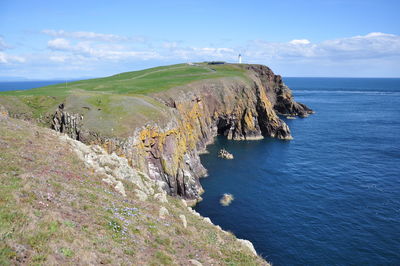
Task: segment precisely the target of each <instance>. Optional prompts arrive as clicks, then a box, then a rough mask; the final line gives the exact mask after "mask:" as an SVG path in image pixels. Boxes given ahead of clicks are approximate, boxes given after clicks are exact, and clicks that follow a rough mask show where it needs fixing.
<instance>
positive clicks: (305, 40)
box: [289, 39, 311, 44]
mask: <svg viewBox="0 0 400 266" xmlns="http://www.w3.org/2000/svg"><path fill="white" fill-rule="evenodd" d="M289 43H291V44H310V43H311V42H310V41H309V40H307V39H300V40H291V41H290V42H289Z"/></svg>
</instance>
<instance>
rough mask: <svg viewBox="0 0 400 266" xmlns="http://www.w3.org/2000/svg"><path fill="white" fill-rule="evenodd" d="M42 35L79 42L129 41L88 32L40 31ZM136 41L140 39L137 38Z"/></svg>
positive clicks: (122, 37) (109, 35) (112, 35)
mask: <svg viewBox="0 0 400 266" xmlns="http://www.w3.org/2000/svg"><path fill="white" fill-rule="evenodd" d="M42 33H44V34H47V35H50V36H53V37H62V38H73V39H79V40H93V41H106V42H114V41H126V40H128V39H129V38H128V37H124V36H120V35H115V34H104V33H96V32H90V31H64V30H49V29H47V30H42ZM138 40H140V39H139V38H138Z"/></svg>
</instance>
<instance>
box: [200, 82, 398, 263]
mask: <svg viewBox="0 0 400 266" xmlns="http://www.w3.org/2000/svg"><path fill="white" fill-rule="evenodd" d="M284 82H285V83H286V84H287V85H288V86H289V87H290V88H291V89H292V91H293V94H294V96H295V99H296V100H297V101H299V102H302V103H304V104H306V105H307V106H309V107H310V108H312V109H313V110H315V112H316V113H315V114H313V115H311V116H309V117H308V118H304V119H301V118H298V119H296V120H288V119H285V118H283V119H284V120H285V122H286V123H287V124H288V125H289V127H290V129H291V132H292V135H293V138H294V139H293V140H291V141H282V140H277V139H271V138H267V139H264V140H261V141H229V140H226V139H224V138H222V137H217V138H216V141H215V143H214V144H212V145H209V146H208V151H209V153H208V154H205V155H202V156H201V161H202V163H203V164H204V166H205V167H206V168H207V169H208V177H206V178H203V179H201V184H202V185H203V187H204V189H205V193H204V194H203V195H202V197H203V201H202V202H200V203H199V204H198V205H197V206H196V208H195V209H196V210H197V211H198V212H199V213H200V214H201V215H203V216H206V217H209V218H210V219H211V220H212V222H213V223H215V224H217V225H220V226H221V227H222V228H223V229H225V230H229V231H231V232H232V233H234V234H235V235H236V236H237V237H239V238H243V239H248V240H250V241H251V242H252V243H253V244H254V247H255V249H256V250H257V252H258V254H260V255H261V256H263V257H264V258H265V259H266V260H267V261H269V262H271V263H272V264H273V265H275V266H276V265H400V79H380V78H284ZM221 148H225V149H227V150H228V151H229V152H231V153H232V154H233V155H234V159H233V160H224V159H221V158H218V156H217V155H218V151H219V150H220V149H221ZM224 193H230V194H232V195H233V197H234V200H233V201H232V203H231V205H229V206H227V207H224V206H222V205H221V204H220V203H219V200H220V199H221V197H222V195H223V194H224Z"/></svg>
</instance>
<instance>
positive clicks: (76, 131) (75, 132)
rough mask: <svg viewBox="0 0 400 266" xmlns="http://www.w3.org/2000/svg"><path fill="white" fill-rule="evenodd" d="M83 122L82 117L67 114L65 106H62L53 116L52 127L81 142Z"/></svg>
mask: <svg viewBox="0 0 400 266" xmlns="http://www.w3.org/2000/svg"><path fill="white" fill-rule="evenodd" d="M82 120H83V116H82V115H80V114H70V113H68V112H65V111H64V104H60V105H59V106H58V109H57V111H56V112H55V113H54V115H53V118H52V121H51V127H52V129H54V130H55V131H57V132H61V133H65V134H67V135H68V136H70V137H71V138H73V139H76V140H80V131H81V121H82Z"/></svg>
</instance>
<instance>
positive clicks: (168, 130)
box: [53, 65, 312, 201]
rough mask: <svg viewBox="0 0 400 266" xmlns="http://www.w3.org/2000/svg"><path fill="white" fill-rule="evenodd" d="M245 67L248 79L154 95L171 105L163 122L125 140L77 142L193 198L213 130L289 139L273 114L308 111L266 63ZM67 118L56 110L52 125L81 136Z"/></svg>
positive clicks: (203, 172)
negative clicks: (202, 155)
mask: <svg viewBox="0 0 400 266" xmlns="http://www.w3.org/2000/svg"><path fill="white" fill-rule="evenodd" d="M245 67H246V70H247V76H248V79H247V80H244V79H239V78H237V79H235V78H229V79H227V78H221V79H213V80H205V81H200V82H195V83H191V84H189V85H186V86H181V87H176V88H172V89H169V90H167V91H164V92H160V93H156V94H153V95H152V97H153V98H154V99H156V100H157V101H158V102H161V103H163V104H164V105H166V106H168V107H169V110H168V112H169V114H170V115H169V118H168V121H166V123H163V124H164V125H160V124H159V123H147V124H146V125H144V126H141V127H139V128H133V129H132V134H131V136H130V137H127V138H113V137H101V136H96V137H93V136H92V137H91V138H86V139H85V138H81V140H82V141H84V142H90V143H96V144H101V145H102V146H103V147H105V148H106V150H108V152H110V153H111V152H116V153H117V154H118V155H120V156H123V157H126V158H127V159H128V161H129V162H130V164H131V165H132V166H134V167H135V168H137V169H140V170H141V171H143V172H145V173H147V174H148V175H149V176H150V177H151V178H152V179H154V180H158V181H159V183H162V184H163V187H164V189H165V190H166V191H167V192H168V193H169V194H170V195H175V196H176V195H177V196H181V197H183V198H185V199H187V200H193V201H196V200H198V199H200V194H201V193H202V187H201V185H200V183H199V178H200V177H201V176H204V175H206V169H204V167H203V166H202V165H201V162H200V158H199V153H201V152H203V151H204V150H205V147H206V145H207V144H209V143H211V142H212V140H213V138H214V137H215V136H216V135H217V134H220V135H223V136H226V137H227V138H228V139H232V140H254V139H261V138H263V137H264V136H266V137H276V138H279V139H283V140H290V139H291V138H292V136H291V134H290V130H289V127H288V126H287V125H286V124H285V122H283V121H282V120H281V119H280V118H279V117H278V115H277V114H282V115H291V116H301V117H306V116H308V115H309V114H311V113H312V110H311V109H309V108H308V107H306V106H305V105H303V104H301V103H297V102H295V101H294V99H293V96H292V93H291V91H290V89H289V88H288V87H287V86H286V85H284V84H283V82H282V78H281V77H280V76H278V75H275V74H274V73H273V72H272V71H271V70H270V69H269V68H268V67H265V66H262V65H245ZM134 115H135V114H132V116H134ZM68 117H74V119H75V120H76V119H77V118H75V117H77V116H76V115H69V114H68V113H66V112H65V111H64V110H59V111H57V113H56V114H55V116H54V119H53V122H54V123H53V128H54V129H56V130H58V131H61V129H63V128H64V129H65V130H64V131H65V132H66V133H69V132H72V133H73V134H70V135H71V137H73V138H75V139H79V138H80V137H79V132H81V131H82V132H84V131H85V129H84V128H83V129H82V128H78V127H79V125H80V123H76V122H74V121H75V120H74V121H73V122H74V123H72V122H71V121H70V120H71V119H69V120H68ZM78 120H79V119H78ZM67 122H68V123H67ZM86 135H90V134H86Z"/></svg>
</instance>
